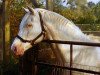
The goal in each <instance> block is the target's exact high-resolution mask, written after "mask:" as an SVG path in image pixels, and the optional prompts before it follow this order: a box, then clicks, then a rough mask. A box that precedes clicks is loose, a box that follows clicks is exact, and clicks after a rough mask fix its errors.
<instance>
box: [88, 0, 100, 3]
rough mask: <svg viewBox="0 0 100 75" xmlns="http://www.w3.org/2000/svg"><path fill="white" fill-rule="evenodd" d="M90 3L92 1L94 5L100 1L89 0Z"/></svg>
mask: <svg viewBox="0 0 100 75" xmlns="http://www.w3.org/2000/svg"><path fill="white" fill-rule="evenodd" d="M87 1H88V2H90V1H92V2H94V3H98V2H99V1H100V0H87Z"/></svg>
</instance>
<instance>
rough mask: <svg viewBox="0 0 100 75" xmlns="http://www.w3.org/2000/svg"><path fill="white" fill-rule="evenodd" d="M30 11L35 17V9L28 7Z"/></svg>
mask: <svg viewBox="0 0 100 75" xmlns="http://www.w3.org/2000/svg"><path fill="white" fill-rule="evenodd" d="M28 9H29V11H30V12H31V14H33V15H34V9H33V8H32V7H30V6H28Z"/></svg>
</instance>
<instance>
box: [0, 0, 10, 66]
mask: <svg viewBox="0 0 100 75" xmlns="http://www.w3.org/2000/svg"><path fill="white" fill-rule="evenodd" d="M8 9H9V0H3V13H2V30H3V64H4V66H6V65H8V64H9V62H10V21H9V16H8Z"/></svg>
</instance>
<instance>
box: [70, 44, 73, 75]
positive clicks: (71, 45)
mask: <svg viewBox="0 0 100 75" xmlns="http://www.w3.org/2000/svg"><path fill="white" fill-rule="evenodd" d="M72 66H73V44H70V68H72ZM70 75H72V71H71V70H70Z"/></svg>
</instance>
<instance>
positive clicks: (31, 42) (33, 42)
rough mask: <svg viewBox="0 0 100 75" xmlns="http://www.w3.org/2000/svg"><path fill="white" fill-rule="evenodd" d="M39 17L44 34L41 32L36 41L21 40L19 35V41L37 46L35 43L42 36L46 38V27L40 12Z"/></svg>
mask: <svg viewBox="0 0 100 75" xmlns="http://www.w3.org/2000/svg"><path fill="white" fill-rule="evenodd" d="M39 16H40V23H41V28H42V32H41V33H40V34H39V35H38V36H37V37H36V38H35V39H33V40H25V39H23V38H21V37H20V36H19V35H17V36H16V37H17V38H18V39H20V40H21V41H22V42H24V43H26V42H28V43H30V44H31V45H34V44H35V41H36V40H37V39H38V38H40V37H41V36H42V35H43V36H45V29H44V26H43V20H42V15H41V13H40V12H39Z"/></svg>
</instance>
